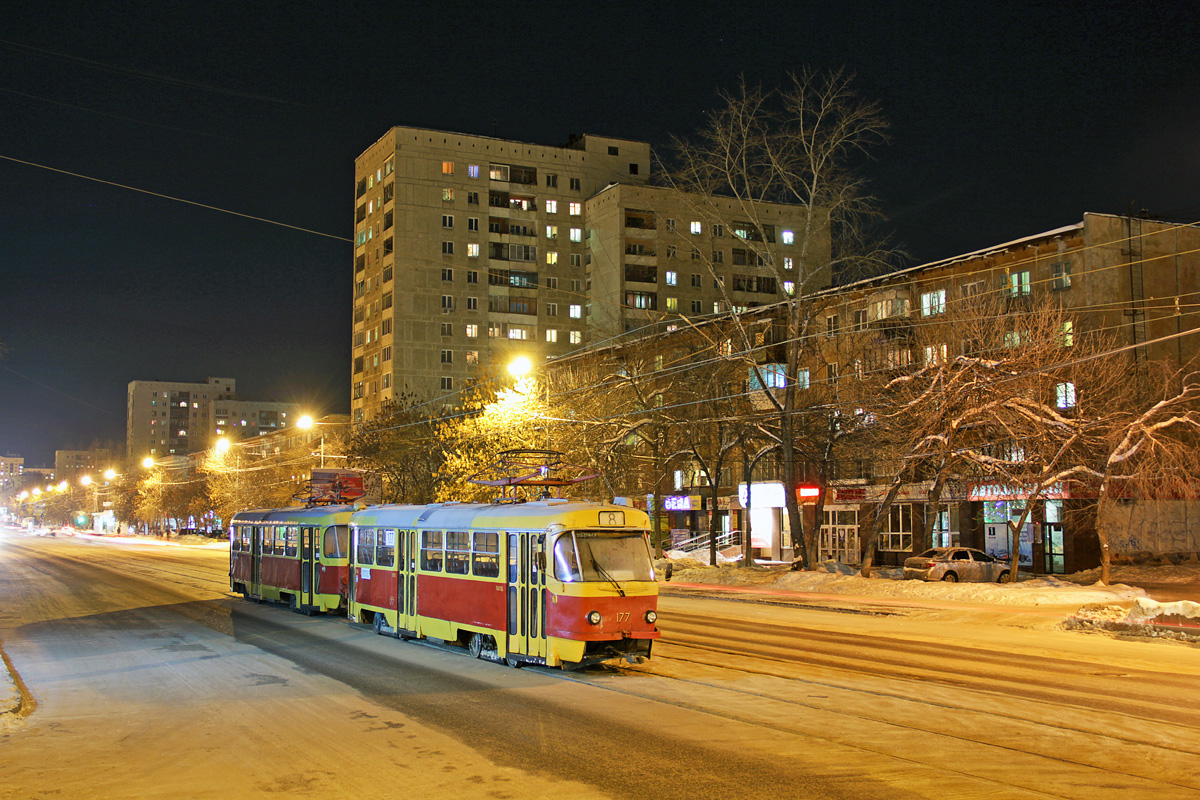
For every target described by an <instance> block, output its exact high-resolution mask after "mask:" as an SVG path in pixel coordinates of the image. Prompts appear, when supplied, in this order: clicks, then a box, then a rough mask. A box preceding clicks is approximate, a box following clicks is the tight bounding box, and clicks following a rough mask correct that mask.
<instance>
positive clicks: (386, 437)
mask: <svg viewBox="0 0 1200 800" xmlns="http://www.w3.org/2000/svg"><path fill="white" fill-rule="evenodd" d="M440 413H441V409H440V408H439V407H437V406H434V405H432V404H431V403H429V402H428V401H427V400H425V399H424V398H421V397H418V396H416V395H414V394H412V393H409V392H401V393H399V394H397V395H396V397H394V398H393V399H390V400H387V401H385V402H384V403H383V405H382V406H381V407H380V412H379V414H377V415H376V416H375V417H374V418H373V419H371V420H368V421H367V422H364V423H362V424H360V425H357V426H355V428H354V431H353V432H352V433H351V436H350V442H349V446H348V453H349V456H350V461H349V463H350V466H351V467H354V468H358V469H365V470H369V471H371V472H377V473H379V475H380V477H381V478H382V482H383V502H385V503H432V502H433V500H434V498H435V497H436V496H437V489H438V485H437V476H438V472H439V470H440V469H441V467H442V464H443V463H444V461H445V450H444V448H443V441H442V431H441V430H439V422H438V417H439V416H440Z"/></svg>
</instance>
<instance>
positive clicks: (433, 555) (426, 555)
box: [421, 531, 442, 572]
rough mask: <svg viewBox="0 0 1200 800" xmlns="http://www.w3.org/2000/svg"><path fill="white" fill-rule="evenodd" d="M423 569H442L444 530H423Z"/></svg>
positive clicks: (438, 570) (435, 570)
mask: <svg viewBox="0 0 1200 800" xmlns="http://www.w3.org/2000/svg"><path fill="white" fill-rule="evenodd" d="M421 569H423V570H428V571H429V572H441V571H442V532H441V531H421Z"/></svg>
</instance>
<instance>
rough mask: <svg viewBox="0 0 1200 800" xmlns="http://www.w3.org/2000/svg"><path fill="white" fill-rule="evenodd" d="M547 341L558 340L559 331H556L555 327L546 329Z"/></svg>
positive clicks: (553, 341)
mask: <svg viewBox="0 0 1200 800" xmlns="http://www.w3.org/2000/svg"><path fill="white" fill-rule="evenodd" d="M546 341H547V342H550V343H551V344H553V343H555V342H557V341H558V331H556V330H555V329H554V328H547V329H546Z"/></svg>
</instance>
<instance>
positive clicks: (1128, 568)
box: [1063, 563, 1200, 584]
mask: <svg viewBox="0 0 1200 800" xmlns="http://www.w3.org/2000/svg"><path fill="white" fill-rule="evenodd" d="M1063 578H1064V579H1065V580H1069V581H1071V582H1073V583H1088V584H1090V583H1096V582H1097V581H1099V580H1100V568H1099V567H1097V568H1095V569H1089V570H1084V571H1083V572H1076V573H1075V574H1073V575H1064V576H1063ZM1111 580H1113V581H1120V582H1125V583H1128V582H1135V583H1200V564H1192V563H1183V564H1113V566H1112V574H1111Z"/></svg>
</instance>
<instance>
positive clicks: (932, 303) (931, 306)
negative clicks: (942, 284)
mask: <svg viewBox="0 0 1200 800" xmlns="http://www.w3.org/2000/svg"><path fill="white" fill-rule="evenodd" d="M945 312H946V290H945V289H938V290H936V291H933V292H925V293H924V294H922V295H921V316H923V317H930V316H933V315H934V314H944V313H945Z"/></svg>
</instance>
